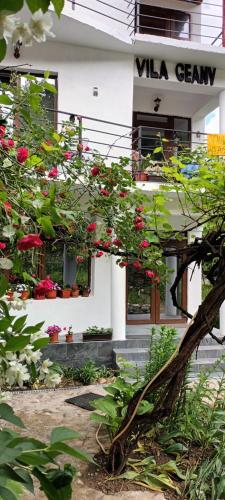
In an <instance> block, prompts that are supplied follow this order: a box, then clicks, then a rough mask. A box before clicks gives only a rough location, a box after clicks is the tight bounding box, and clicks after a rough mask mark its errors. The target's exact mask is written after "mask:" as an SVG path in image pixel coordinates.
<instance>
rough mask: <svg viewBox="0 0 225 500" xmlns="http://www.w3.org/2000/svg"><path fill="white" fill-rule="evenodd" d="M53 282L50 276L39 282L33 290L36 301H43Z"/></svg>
mask: <svg viewBox="0 0 225 500" xmlns="http://www.w3.org/2000/svg"><path fill="white" fill-rule="evenodd" d="M53 285H54V282H53V281H52V280H51V278H50V276H47V278H44V279H43V280H41V281H39V283H38V284H37V286H36V287H35V289H34V298H35V299H36V300H43V299H45V296H46V293H47V292H49V291H50V290H52V288H53Z"/></svg>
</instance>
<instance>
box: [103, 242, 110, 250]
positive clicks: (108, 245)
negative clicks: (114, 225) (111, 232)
mask: <svg viewBox="0 0 225 500" xmlns="http://www.w3.org/2000/svg"><path fill="white" fill-rule="evenodd" d="M110 246H111V241H106V242H105V243H103V248H105V249H106V250H107V249H108V248H109V247H110Z"/></svg>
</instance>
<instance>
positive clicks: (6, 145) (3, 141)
mask: <svg viewBox="0 0 225 500" xmlns="http://www.w3.org/2000/svg"><path fill="white" fill-rule="evenodd" d="M14 145H15V142H14V141H13V139H8V140H7V139H1V146H2V148H3V149H5V150H6V151H7V150H8V149H11V148H14Z"/></svg>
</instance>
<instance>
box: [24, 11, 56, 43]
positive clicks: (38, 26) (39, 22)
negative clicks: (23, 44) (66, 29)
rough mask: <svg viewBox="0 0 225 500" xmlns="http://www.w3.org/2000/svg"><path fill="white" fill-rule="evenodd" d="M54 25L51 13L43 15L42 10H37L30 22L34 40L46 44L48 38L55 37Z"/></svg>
mask: <svg viewBox="0 0 225 500" xmlns="http://www.w3.org/2000/svg"><path fill="white" fill-rule="evenodd" d="M52 25H53V21H52V18H51V14H50V13H49V12H46V13H45V14H43V12H42V10H41V9H39V10H37V12H35V13H34V15H33V16H32V19H31V21H30V30H31V33H32V36H33V38H34V40H36V42H45V41H46V38H47V36H51V37H54V36H55V35H54V33H52V32H51V28H52Z"/></svg>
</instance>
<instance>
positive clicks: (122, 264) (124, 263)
mask: <svg viewBox="0 0 225 500" xmlns="http://www.w3.org/2000/svg"><path fill="white" fill-rule="evenodd" d="M119 266H120V267H127V266H129V262H127V260H122V262H120V263H119Z"/></svg>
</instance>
